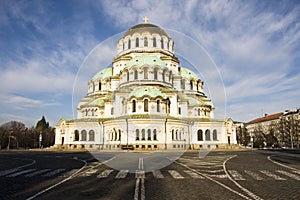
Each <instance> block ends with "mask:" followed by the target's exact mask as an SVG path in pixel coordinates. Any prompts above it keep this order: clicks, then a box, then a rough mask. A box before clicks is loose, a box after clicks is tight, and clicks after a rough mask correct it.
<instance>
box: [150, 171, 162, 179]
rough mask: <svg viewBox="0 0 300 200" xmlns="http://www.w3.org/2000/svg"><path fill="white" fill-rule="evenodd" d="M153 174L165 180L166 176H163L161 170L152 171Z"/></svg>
mask: <svg viewBox="0 0 300 200" xmlns="http://www.w3.org/2000/svg"><path fill="white" fill-rule="evenodd" d="M152 174H153V176H154V177H155V178H164V175H162V173H161V171H160V170H154V171H152Z"/></svg>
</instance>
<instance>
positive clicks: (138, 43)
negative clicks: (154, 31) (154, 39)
mask: <svg viewBox="0 0 300 200" xmlns="http://www.w3.org/2000/svg"><path fill="white" fill-rule="evenodd" d="M139 45H140V41H139V38H136V39H135V47H139Z"/></svg>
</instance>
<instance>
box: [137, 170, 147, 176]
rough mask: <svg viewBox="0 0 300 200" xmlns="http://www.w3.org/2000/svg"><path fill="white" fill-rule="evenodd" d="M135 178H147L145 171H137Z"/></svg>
mask: <svg viewBox="0 0 300 200" xmlns="http://www.w3.org/2000/svg"><path fill="white" fill-rule="evenodd" d="M135 178H145V171H144V170H136V171H135Z"/></svg>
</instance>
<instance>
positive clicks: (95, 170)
mask: <svg viewBox="0 0 300 200" xmlns="http://www.w3.org/2000/svg"><path fill="white" fill-rule="evenodd" d="M97 171H98V170H97V169H89V170H87V171H85V172H83V173H82V174H81V175H80V176H91V175H92V174H95V173H96V172H97Z"/></svg>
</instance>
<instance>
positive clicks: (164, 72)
mask: <svg viewBox="0 0 300 200" xmlns="http://www.w3.org/2000/svg"><path fill="white" fill-rule="evenodd" d="M165 76H166V70H164V71H163V74H162V80H163V82H165Z"/></svg>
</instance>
